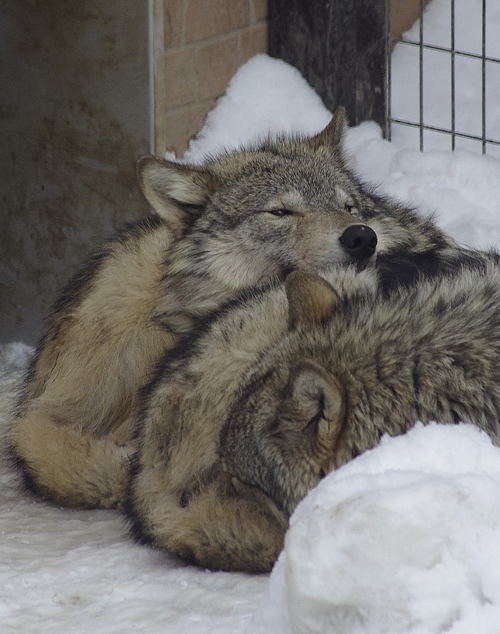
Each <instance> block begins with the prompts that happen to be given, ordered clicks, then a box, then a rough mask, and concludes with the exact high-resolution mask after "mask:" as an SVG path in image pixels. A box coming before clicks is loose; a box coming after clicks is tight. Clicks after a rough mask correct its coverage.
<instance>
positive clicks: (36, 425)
mask: <svg viewBox="0 0 500 634" xmlns="http://www.w3.org/2000/svg"><path fill="white" fill-rule="evenodd" d="M10 447H11V454H12V456H13V457H14V459H15V461H16V462H17V464H18V465H19V467H20V469H21V471H22V473H23V476H24V479H25V482H26V484H27V485H28V487H29V488H30V489H31V490H33V491H34V492H36V493H37V494H39V495H41V496H43V497H45V498H47V499H49V500H52V501H54V502H56V503H58V504H62V505H64V506H71V507H80V508H105V509H114V508H117V509H122V508H123V505H124V502H125V496H126V489H127V486H128V481H129V464H130V456H131V453H132V447H131V446H129V445H126V444H125V445H123V444H122V445H119V444H117V442H116V440H115V439H113V438H112V437H111V436H103V437H100V438H96V437H93V436H90V435H84V434H80V433H78V432H77V431H75V430H73V429H68V428H67V427H64V426H61V425H58V424H55V423H54V422H53V421H52V420H51V419H50V418H49V417H42V416H40V415H39V416H36V415H33V414H32V415H29V414H28V415H27V416H24V417H22V418H18V419H17V420H15V421H14V426H13V428H12V429H11V432H10Z"/></svg>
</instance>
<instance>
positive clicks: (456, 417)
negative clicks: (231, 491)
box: [220, 260, 500, 514]
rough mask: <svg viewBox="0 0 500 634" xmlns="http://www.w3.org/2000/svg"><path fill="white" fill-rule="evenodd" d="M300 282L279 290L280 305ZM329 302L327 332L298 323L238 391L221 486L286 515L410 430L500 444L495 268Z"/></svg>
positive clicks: (499, 304) (224, 439)
mask: <svg viewBox="0 0 500 634" xmlns="http://www.w3.org/2000/svg"><path fill="white" fill-rule="evenodd" d="M302 275H303V274H301V273H299V272H297V273H294V274H292V275H291V276H290V280H289V282H288V283H287V292H288V297H289V299H290V302H291V304H294V303H297V302H298V301H299V297H298V296H297V294H299V296H300V292H301V291H300V288H301V287H302V286H303V283H300V278H301V276H302ZM298 283H299V288H297V285H298ZM320 299H321V302H322V303H323V304H324V302H325V298H324V295H323V296H322V297H321V298H320ZM331 301H332V307H333V308H332V315H331V318H330V319H329V320H328V321H327V322H326V323H324V324H319V325H318V324H317V323H316V322H317V320H316V318H315V316H314V314H313V313H312V312H311V313H310V314H311V319H310V323H309V324H307V319H308V316H307V315H306V314H305V315H303V321H302V324H301V325H300V326H299V327H297V328H296V329H294V328H293V327H292V328H291V329H290V330H289V332H288V333H287V335H285V336H284V337H283V338H282V339H281V341H279V342H277V343H276V344H275V345H274V347H273V348H272V349H271V350H270V351H269V352H268V353H267V354H266V355H265V356H264V358H263V359H262V360H261V361H259V362H258V363H257V364H256V366H255V367H254V368H253V369H252V370H251V371H249V373H248V374H247V375H246V377H245V378H244V380H243V381H242V384H241V387H240V391H239V395H238V397H237V398H236V399H235V401H234V402H233V404H232V407H231V409H230V412H229V415H228V417H227V420H226V422H225V424H224V426H223V428H222V431H221V436H220V454H221V456H222V457H223V459H224V463H225V465H226V468H227V469H228V471H229V472H230V473H231V474H233V475H236V476H238V477H239V478H241V479H242V480H243V481H244V482H247V483H250V484H252V485H254V486H258V487H259V488H260V489H261V490H262V491H264V492H265V493H266V494H267V495H269V496H270V497H271V498H272V499H273V500H274V501H275V503H276V504H277V506H278V507H279V508H280V509H283V510H284V512H285V513H287V514H289V513H291V512H292V511H293V509H294V508H295V506H296V504H297V503H298V502H299V501H300V499H301V498H302V497H303V496H304V495H305V494H306V493H307V491H308V490H309V489H310V488H311V487H312V486H314V485H315V484H316V483H317V482H318V480H319V479H320V477H322V475H323V474H324V473H328V471H330V470H331V469H335V468H338V467H339V466H341V465H342V464H344V463H345V462H347V461H348V460H350V459H352V458H353V457H354V456H356V455H358V454H359V453H361V452H362V451H365V450H366V449H370V448H372V447H375V446H376V445H377V444H378V442H379V439H380V437H381V435H382V434H390V435H393V436H394V435H398V434H402V433H404V432H405V431H407V430H408V429H409V428H411V427H412V426H413V425H414V424H415V423H416V422H417V421H418V420H420V421H422V422H423V423H428V422H429V421H431V420H434V421H438V422H441V423H457V422H459V421H462V422H467V423H472V424H474V425H477V426H478V427H480V428H481V429H483V430H484V431H486V432H487V433H488V434H489V435H490V436H491V438H492V440H493V441H494V442H495V443H496V444H500V363H499V359H500V269H499V267H498V265H496V264H494V263H492V262H489V263H488V262H487V261H486V260H485V262H484V263H483V266H465V267H462V268H459V269H458V270H457V271H455V272H454V273H451V274H447V275H446V276H444V277H442V278H441V279H439V280H434V281H422V282H421V283H420V284H418V285H417V286H415V287H413V288H411V289H403V290H401V289H400V291H399V292H396V293H394V294H393V296H392V297H391V298H390V300H389V301H386V300H383V299H381V298H380V297H376V296H374V295H373V293H371V292H368V293H365V292H363V293H361V294H360V295H359V296H354V297H351V298H346V299H345V300H343V302H339V300H338V296H337V294H336V293H335V291H333V289H332V290H331ZM307 310H308V309H307V308H305V312H307ZM305 380H307V393H302V394H300V395H299V396H298V397H296V396H295V395H294V393H295V392H296V391H297V389H298V386H299V385H300V382H301V381H302V382H304V381H305Z"/></svg>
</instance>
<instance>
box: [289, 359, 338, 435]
mask: <svg viewBox="0 0 500 634" xmlns="http://www.w3.org/2000/svg"><path fill="white" fill-rule="evenodd" d="M288 395H289V396H288V399H289V403H288V408H289V409H290V408H292V409H291V411H293V412H295V413H296V416H298V418H299V420H301V421H303V423H304V427H306V426H307V424H308V423H309V422H310V421H311V420H313V419H315V418H319V419H324V420H325V421H327V422H328V423H337V422H339V424H340V421H339V419H340V417H341V414H342V408H343V397H342V391H341V389H340V385H339V383H338V381H337V379H336V378H335V377H334V376H332V375H331V374H329V373H328V372H327V371H326V370H325V369H324V368H322V367H321V366H320V365H318V364H317V363H315V362H314V361H310V360H306V361H303V362H301V363H300V364H299V365H298V366H297V367H296V368H295V370H294V372H293V373H292V376H291V379H290V383H289V389H288ZM290 399H291V400H290ZM294 418H295V417H294ZM335 427H336V425H333V427H332V425H326V426H324V427H323V429H321V428H318V433H321V432H323V433H325V432H328V433H330V434H331V433H332V431H334V428H335Z"/></svg>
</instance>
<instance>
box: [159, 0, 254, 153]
mask: <svg viewBox="0 0 500 634" xmlns="http://www.w3.org/2000/svg"><path fill="white" fill-rule="evenodd" d="M266 18H267V0H155V2H154V14H153V34H154V36H153V43H154V84H155V90H154V92H155V153H156V154H157V155H159V156H163V155H164V153H165V151H174V152H176V154H177V155H178V156H182V154H183V153H184V151H185V150H186V148H187V146H188V143H189V139H190V138H192V137H193V136H194V135H195V134H196V133H197V132H198V131H199V130H200V129H201V128H202V127H203V122H204V119H205V117H206V115H207V113H208V112H209V111H210V110H211V109H212V108H213V106H214V105H215V103H216V99H217V97H220V96H221V95H222V94H223V93H224V90H225V89H226V86H227V84H228V82H229V80H230V79H231V77H232V76H233V75H234V74H235V72H236V71H237V69H238V67H239V66H241V65H242V64H244V63H245V62H246V61H247V60H248V59H250V57H253V56H254V55H256V54H257V53H265V52H266V51H267V23H266Z"/></svg>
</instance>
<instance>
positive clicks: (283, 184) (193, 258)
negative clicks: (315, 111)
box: [8, 111, 374, 508]
mask: <svg viewBox="0 0 500 634" xmlns="http://www.w3.org/2000/svg"><path fill="white" fill-rule="evenodd" d="M335 121H336V124H335V126H330V129H329V130H330V131H329V130H326V131H325V132H323V133H321V134H320V135H319V136H318V137H316V138H314V139H312V140H303V141H300V140H297V141H277V142H276V143H274V144H270V145H268V146H267V149H266V148H262V149H259V148H258V149H256V150H251V151H243V152H241V153H236V154H233V155H224V156H222V157H220V158H218V159H216V160H213V161H211V162H208V163H207V164H206V165H205V166H202V167H195V166H189V165H180V164H174V163H171V162H169V161H165V160H162V159H158V158H155V157H143V158H142V159H140V160H139V162H138V176H139V181H140V184H141V187H142V189H143V192H144V194H145V196H146V198H147V199H148V200H149V202H150V203H151V204H152V206H153V207H154V208H155V210H156V212H157V214H158V215H157V216H156V219H154V218H152V219H150V220H146V221H143V222H140V223H138V224H137V225H135V226H132V227H130V228H128V229H126V230H125V231H124V232H122V233H121V234H119V235H118V237H117V238H115V239H113V240H111V241H110V242H109V243H108V244H107V245H105V246H104V247H103V248H102V249H101V251H100V252H98V253H97V254H96V255H95V256H94V257H93V258H92V259H91V261H90V263H89V264H87V266H86V267H84V268H83V269H82V271H80V272H79V273H78V274H77V275H76V277H75V278H74V279H73V280H72V281H70V283H69V285H68V287H67V288H66V289H65V290H64V291H63V293H62V296H61V297H60V298H59V300H58V302H57V303H56V306H55V308H54V311H53V312H52V314H51V316H50V319H49V323H48V329H47V332H46V334H45V336H44V337H43V339H42V340H41V342H40V344H39V346H38V350H37V354H36V359H35V361H34V363H33V366H32V368H31V370H30V372H29V374H28V377H27V379H26V381H25V385H24V388H23V393H22V396H21V399H20V402H19V405H18V410H17V416H16V417H15V418H14V420H13V423H12V425H11V426H10V429H9V441H8V443H9V445H10V451H11V454H12V455H13V456H14V458H15V460H16V462H17V463H18V464H19V466H20V467H21V469H22V472H23V474H24V476H25V480H26V482H27V483H28V484H29V485H30V486H31V488H32V489H33V490H35V491H36V492H38V493H42V494H43V495H44V496H45V497H48V498H50V499H52V500H54V501H56V502H58V503H60V504H66V505H72V506H85V507H87V506H91V505H97V506H103V507H105V508H108V507H114V506H119V507H120V506H122V505H123V502H124V499H123V497H120V495H119V494H116V495H115V494H113V495H110V494H109V491H110V490H113V491H117V490H118V489H120V490H122V491H123V490H125V488H126V482H122V483H121V485H120V486H118V484H117V483H118V482H119V481H120V479H121V478H122V477H123V474H124V473H125V472H126V470H127V469H126V467H127V463H128V455H129V453H130V452H131V451H132V449H133V438H132V437H133V430H134V422H133V421H134V415H135V411H136V407H137V398H138V393H139V391H140V390H141V388H142V387H144V386H145V385H146V384H147V383H148V382H149V381H150V379H151V377H152V374H153V372H154V368H155V366H156V363H157V362H158V360H159V359H160V358H161V357H162V356H163V354H164V352H165V351H167V350H169V349H171V348H172V347H173V346H174V345H176V344H177V342H178V341H179V340H180V339H181V338H182V337H183V336H185V335H189V333H190V332H191V331H192V330H193V328H195V327H196V325H197V323H198V321H199V320H200V319H203V318H204V317H205V316H206V315H208V314H209V313H210V312H212V311H214V310H216V309H218V308H219V307H220V306H221V305H222V304H223V303H224V302H225V301H226V300H228V299H230V298H231V297H232V296H233V295H234V294H235V293H237V292H238V291H240V290H242V289H245V288H253V287H255V286H258V285H262V284H265V283H266V282H268V281H269V280H270V279H273V278H276V279H280V278H282V277H283V276H284V274H285V272H286V271H287V270H289V269H290V268H296V267H299V268H300V267H310V268H312V269H313V270H318V269H321V268H324V267H328V266H343V265H346V264H349V263H350V262H352V261H353V257H352V256H351V255H350V254H348V253H346V252H345V250H344V248H343V247H342V245H341V244H340V242H339V236H341V235H342V232H343V230H344V229H345V228H346V227H349V226H351V225H353V224H355V225H358V224H360V220H359V219H357V218H354V217H353V215H352V214H351V213H349V212H348V211H347V208H346V207H345V192H344V190H345V188H346V187H351V184H350V180H349V178H348V177H347V176H342V173H341V172H340V171H339V170H340V167H341V166H342V156H341V149H340V147H338V143H339V141H340V139H341V136H342V131H343V128H344V115H343V113H342V111H339V113H338V114H337V115H336V117H335ZM325 144H326V146H327V147H325ZM316 172H317V173H316ZM303 173H311V175H314V176H315V177H316V178H319V179H320V180H321V183H322V184H321V186H317V187H316V189H315V194H314V197H311V196H310V195H309V193H308V190H307V188H305V187H304V183H303V184H302V187H301V191H299V190H298V189H297V187H298V186H299V185H300V183H298V181H299V177H300V175H301V174H303ZM337 173H338V174H339V180H340V181H342V182H340V183H339V184H338V185H335V184H330V180H331V179H329V178H326V176H327V175H330V176H334V175H335V174H337ZM269 174H270V175H271V176H270V177H269ZM266 175H267V176H266ZM266 178H267V180H266ZM302 180H303V179H302ZM352 186H353V187H354V184H353V185H352ZM339 188H340V189H339ZM331 192H332V194H333V195H332V196H330V193H331ZM339 192H340V193H339ZM342 192H344V193H342ZM284 205H285V206H287V207H286V209H287V215H286V217H284V218H281V217H279V216H277V215H276V210H277V209H278V210H279V209H281V208H282V207H283V206H284ZM355 259H356V258H354V260H355ZM369 259H370V258H368V260H369ZM373 260H374V258H371V264H373ZM367 263H368V262H367ZM58 430H60V432H59V433H60V436H61V439H60V443H59V444H58V450H57V451H59V452H61V455H58V453H57V451H54V439H55V438H56V437H57V434H58ZM75 435H76V436H77V437H78V435H80V436H81V437H82V438H81V440H82V442H81V443H80V442H76V441H73V440H74V436H75ZM66 438H67V439H68V441H66ZM106 443H107V444H106ZM56 444H57V443H56ZM94 444H95V447H94V446H93V445H94ZM122 446H125V449H123V447H122ZM100 456H109V459H108V458H106V460H105V462H104V463H102V464H101V463H95V461H96V460H99V461H100V460H101V458H100ZM60 464H67V465H75V471H74V473H73V475H72V476H71V477H70V475H69V473H70V469H69V468H67V469H63V470H61V469H60ZM76 465H78V469H77V468H76ZM117 465H118V466H117ZM79 474H80V475H79ZM83 474H85V475H83ZM91 474H95V477H96V480H95V481H93V480H92V475H91ZM108 480H109V482H108ZM99 488H101V489H102V499H101V500H99V494H98V493H97V494H96V490H99Z"/></svg>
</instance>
